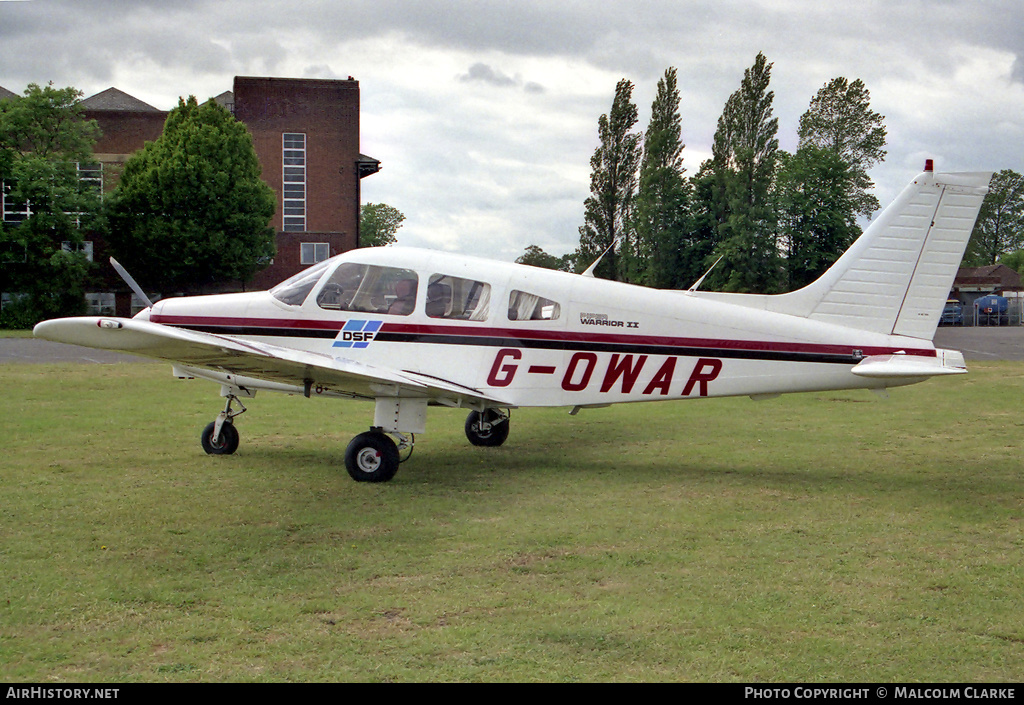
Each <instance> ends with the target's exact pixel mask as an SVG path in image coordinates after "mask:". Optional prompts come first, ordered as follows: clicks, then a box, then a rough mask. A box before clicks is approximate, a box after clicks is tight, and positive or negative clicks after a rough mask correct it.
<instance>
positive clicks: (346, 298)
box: [316, 262, 419, 316]
mask: <svg viewBox="0 0 1024 705" xmlns="http://www.w3.org/2000/svg"><path fill="white" fill-rule="evenodd" d="M418 281H419V280H418V277H417V276H416V272H414V271H412V270H411V269H398V268H396V267H377V266H375V265H371V264H356V263H355V262H345V263H344V264H341V265H339V266H338V268H337V269H335V270H334V273H333V274H331V277H330V279H328V280H327V282H326V283H325V284H324V285H323V287H322V288H321V289H320V293H319V294H317V297H316V302H317V304H318V305H319V306H320V308H324V309H329V310H334V311H359V312H362V313H388V314H391V315H393V316H408V315H409V314H410V313H412V310H413V307H414V306H415V304H416V288H417V285H418Z"/></svg>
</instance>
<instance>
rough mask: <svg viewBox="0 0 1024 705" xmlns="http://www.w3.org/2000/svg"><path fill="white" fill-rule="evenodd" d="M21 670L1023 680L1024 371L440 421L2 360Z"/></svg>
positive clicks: (66, 674) (105, 370)
mask: <svg viewBox="0 0 1024 705" xmlns="http://www.w3.org/2000/svg"><path fill="white" fill-rule="evenodd" d="M0 385H2V386H0V388H2V389H3V397H2V398H3V402H4V403H3V407H4V408H3V419H4V420H3V431H4V442H3V460H2V461H0V467H2V471H0V483H2V485H0V486H2V489H3V503H2V504H0V532H2V542H0V566H2V575H3V580H2V583H0V585H2V587H0V600H2V606H3V611H2V613H0V614H2V618H0V681H7V682H11V681H41V682H48V681H62V682H67V681H100V682H118V681H519V680H527V681H768V682H778V681H801V682H824V681H828V682H850V681H881V682H895V681H945V682H952V681H1020V680H1022V679H1024V594H1022V590H1021V586H1022V583H1024V484H1022V477H1024V473H1022V470H1021V451H1020V448H1021V443H1022V439H1021V436H1022V429H1024V418H1022V416H1021V413H1020V401H1021V398H1022V394H1024V366H1022V365H1021V364H1020V363H990V364H980V363H978V364H973V365H972V373H971V374H970V375H967V376H965V377H961V378H956V379H945V380H936V381H932V382H927V383H925V384H921V385H917V386H914V387H908V388H902V389H895V390H893V391H892V392H891V396H890V398H889V399H880V398H878V397H876V396H875V395H872V394H870V393H868V392H849V393H846V392H843V393H822V394H809V395H798V396H788V397H782V398H780V399H776V400H772V401H763V402H753V401H750V400H749V399H745V398H743V399H728V400H705V401H700V402H694V403H676V404H646V405H627V406H617V407H613V408H610V409H602V410H592V411H583V412H581V413H580V415H579V416H576V417H570V416H569V415H568V414H567V413H566V410H564V409H559V410H522V411H515V412H513V416H512V422H513V427H512V435H511V437H510V439H509V441H508V442H507V443H506V445H505V446H504V447H502V448H496V449H486V448H475V447H472V446H470V445H469V444H468V442H466V440H465V438H464V436H463V434H462V424H463V420H464V414H463V412H459V411H451V410H444V409H438V410H431V413H430V415H429V419H428V433H427V434H426V435H424V436H423V437H422V438H421V439H420V442H419V443H418V444H417V448H416V453H415V454H414V456H413V458H412V460H411V461H410V462H408V463H406V464H405V465H403V466H402V469H401V470H400V471H399V473H398V475H397V476H396V478H395V480H394V481H393V482H391V483H388V484H384V485H365V484H357V483H354V482H352V481H351V480H350V479H349V478H348V475H347V474H346V472H345V470H344V467H343V454H344V449H345V445H346V444H347V442H348V441H349V439H350V438H351V437H352V436H353V435H354V434H356V433H358V432H360V431H362V430H365V428H366V427H367V426H368V425H369V423H370V421H371V418H372V406H371V405H369V404H358V403H354V402H353V403H347V402H341V403H339V402H332V401H328V400H322V399H320V400H316V399H315V400H306V399H303V398H301V397H287V396H274V395H263V394H261V395H260V396H259V397H257V398H256V399H254V400H251V402H249V403H247V405H248V406H249V409H250V411H249V412H248V413H247V414H245V415H244V416H242V417H241V418H240V419H239V421H238V427H239V429H240V431H241V434H242V446H241V448H240V450H239V451H238V453H237V454H236V455H234V456H230V457H208V456H206V455H204V454H203V452H202V450H201V449H200V447H199V432H200V430H201V429H202V427H203V426H204V425H205V424H206V423H207V422H209V421H210V420H211V419H212V418H213V417H214V415H215V414H216V412H217V411H219V410H220V407H221V405H222V404H221V400H220V399H219V398H218V397H217V388H216V387H215V386H214V385H210V384H207V383H203V382H200V381H192V382H181V381H178V380H174V379H173V378H171V376H170V370H169V366H167V365H149V364H132V365H91V366H85V365H81V366H78V365H66V366H42V365H0Z"/></svg>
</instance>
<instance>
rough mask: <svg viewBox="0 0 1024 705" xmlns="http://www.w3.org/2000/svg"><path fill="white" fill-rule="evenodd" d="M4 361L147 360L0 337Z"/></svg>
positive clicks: (30, 340)
mask: <svg viewBox="0 0 1024 705" xmlns="http://www.w3.org/2000/svg"><path fill="white" fill-rule="evenodd" d="M5 362H24V363H51V362H99V363H103V364H110V363H114V362H147V360H146V359H145V358H142V357H137V356H135V355H125V354H123V353H116V352H110V351H108V350H94V349H93V348H83V347H79V346H78V345H65V344H64V343H53V342H50V341H49V340H37V339H36V338H0V364H3V363H5Z"/></svg>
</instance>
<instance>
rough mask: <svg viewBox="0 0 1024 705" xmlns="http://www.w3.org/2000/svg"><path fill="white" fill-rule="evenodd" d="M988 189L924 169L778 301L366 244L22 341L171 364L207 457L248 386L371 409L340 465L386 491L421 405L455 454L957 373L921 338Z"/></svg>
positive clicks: (416, 429)
mask: <svg viewBox="0 0 1024 705" xmlns="http://www.w3.org/2000/svg"><path fill="white" fill-rule="evenodd" d="M990 176H991V174H990V173H954V174H941V173H935V172H934V171H933V169H932V168H931V160H929V162H928V164H927V166H926V171H925V172H924V173H922V174H920V175H919V176H917V177H916V178H915V179H914V180H913V181H912V182H911V183H910V184H909V185H908V186H907V187H906V188H905V189H904V190H903V192H902V193H901V194H900V195H899V197H898V198H897V199H896V200H895V201H894V202H893V204H892V205H890V206H889V207H888V208H887V209H885V210H884V211H883V212H882V213H881V214H880V215H878V216H877V217H876V218H875V220H874V221H873V222H872V223H871V224H870V226H869V227H868V228H867V230H866V231H865V232H864V233H863V235H862V236H861V237H860V238H859V239H858V240H857V241H856V242H855V243H854V244H853V245H852V246H851V247H850V249H849V250H847V251H846V252H845V253H844V254H843V255H842V257H840V259H839V260H838V261H836V263H835V264H834V265H833V266H832V267H831V268H830V269H828V270H827V271H826V272H825V273H824V274H823V275H822V276H821V277H820V278H819V279H818V280H817V281H815V282H813V283H812V284H810V285H808V286H806V287H805V288H803V289H800V290H798V291H793V292H790V293H786V294H778V295H755V294H725V293H713V292H703V291H697V290H696V285H695V286H694V287H693V288H692V289H691V290H689V291H662V290H654V289H649V288H644V287H640V286H633V285H629V284H623V283H619V282H614V281H606V280H602V279H597V278H594V277H593V276H587V275H582V276H581V275H579V274H569V273H565V272H555V271H550V270H545V269H539V268H536V267H530V266H525V265H518V264H509V263H502V262H493V261H488V260H484V259H478V258H475V257H468V256H460V255H455V254H451V253H446V252H445V253H442V252H433V251H429V250H418V249H405V248H399V247H386V248H367V249H357V250H352V251H350V252H346V253H344V254H341V255H338V256H336V257H331V258H330V259H328V260H325V261H322V262H320V263H318V264H316V265H314V266H312V267H310V268H309V269H307V270H305V271H303V272H300V273H299V274H297V275H295V276H293V277H291V278H290V279H287V280H286V281H284V282H282V283H281V284H279V285H277V286H276V287H274V288H273V289H271V290H269V291H264V292H257V293H241V294H223V295H216V296H196V297H183V298H171V299H163V300H161V301H158V302H157V303H155V304H152V305H151V306H150V307H149V308H147V309H145V310H143V311H142V312H140V313H139V314H138V315H137V316H135V317H134V318H111V317H105V316H104V317H78V318H62V319H56V320H51V321H44V322H42V323H40V324H39V325H37V326H36V328H35V335H36V336H38V337H40V338H46V339H48V340H55V341H59V342H64V343H73V344H76V345H85V346H89V347H94V348H104V349H108V350H117V351H122V352H128V353H134V354H137V355H143V356H148V357H152V358H156V359H160V360H167V361H170V362H172V363H173V373H174V374H175V375H176V376H178V377H182V378H193V377H198V378H201V379H206V380H210V381H212V382H216V383H218V384H220V386H221V396H222V397H225V398H226V404H225V406H224V410H223V411H221V412H220V413H219V414H218V415H217V417H216V420H214V421H213V422H212V423H210V424H209V425H208V426H206V428H205V429H204V430H203V432H202V435H201V441H202V447H203V449H204V450H205V451H206V452H207V453H214V454H229V453H234V452H235V450H236V449H237V448H238V443H239V435H238V431H237V429H236V428H235V419H236V418H237V417H238V415H239V414H240V413H242V412H244V411H245V407H244V406H243V405H242V403H241V401H240V399H242V398H248V397H253V396H255V394H256V392H257V391H260V390H267V391H277V392H287V393H299V394H304V395H305V396H306V397H349V398H358V399H366V400H372V401H373V402H374V403H375V410H374V420H373V426H372V427H371V428H370V429H369V430H368V431H366V432H365V433H360V434H359V435H357V436H356V437H355V438H354V439H353V440H352V442H351V443H349V445H348V448H347V450H346V452H345V466H346V468H347V470H348V472H349V474H350V475H351V476H352V477H353V478H354V479H355V480H360V481H369V482H383V481H387V480H390V479H391V478H392V477H393V476H394V474H395V472H396V471H397V470H398V465H399V463H400V462H401V461H402V460H404V459H406V458H407V457H408V455H409V454H411V452H412V444H413V442H414V438H415V437H414V434H417V433H423V432H424V430H425V428H426V415H427V407H428V406H431V405H440V406H447V407H462V408H467V409H470V410H471V411H470V412H469V417H468V418H467V419H466V435H467V436H468V438H469V441H470V442H471V443H473V444H475V445H479V446H498V445H501V444H502V443H504V441H505V439H506V438H507V437H508V434H509V413H510V410H511V409H513V408H517V407H530V406H549V407H554V406H564V407H571V408H572V411H571V413H573V414H575V413H576V412H578V411H579V410H580V409H586V408H591V407H603V406H608V405H609V404H614V403H619V402H638V401H662V400H668V399H696V398H703V397H724V396H738V395H749V396H751V397H752V398H755V399H757V398H765V397H771V396H776V395H779V394H783V393H788V392H810V391H823V390H833V389H855V388H866V389H874V390H879V391H881V390H884V389H885V388H887V387H894V386H898V385H905V384H912V383H914V382H919V381H921V380H924V379H926V378H928V377H932V376H934V375H948V374H959V373H964V372H966V371H967V370H966V367H965V364H964V358H963V355H962V354H961V353H959V352H956V351H951V350H936V349H935V346H934V345H933V344H932V337H933V336H934V333H935V328H936V326H937V324H938V322H939V320H940V318H941V316H942V310H943V306H944V305H945V303H946V298H947V296H948V294H949V291H950V287H951V286H952V284H953V278H954V276H955V275H956V271H957V268H958V266H959V264H960V260H961V257H962V256H963V252H964V248H965V247H966V244H967V240H968V238H969V236H970V234H971V230H972V228H973V226H974V221H975V219H976V217H977V214H978V210H979V208H980V206H981V202H982V199H983V198H984V195H985V193H986V192H987V191H988V182H989V178H990ZM119 271H121V270H120V268H119ZM126 281H128V282H129V284H130V285H131V286H133V288H134V289H135V290H136V292H137V293H139V294H141V290H140V289H139V288H138V285H137V284H135V283H134V281H133V280H132V279H131V277H130V276H126ZM141 295H142V297H143V298H144V297H145V295H144V294H141ZM144 300H145V299H144ZM236 407H237V408H236Z"/></svg>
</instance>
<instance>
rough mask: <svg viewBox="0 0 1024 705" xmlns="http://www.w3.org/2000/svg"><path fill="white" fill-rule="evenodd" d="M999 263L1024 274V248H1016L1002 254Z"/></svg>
mask: <svg viewBox="0 0 1024 705" xmlns="http://www.w3.org/2000/svg"><path fill="white" fill-rule="evenodd" d="M999 264H1005V265H1006V266H1007V267H1009V268H1010V269H1012V270H1013V271H1015V272H1017V273H1018V274H1024V250H1014V251H1013V252H1009V253H1007V254H1005V255H1002V256H1001V257H1000V258H999Z"/></svg>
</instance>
